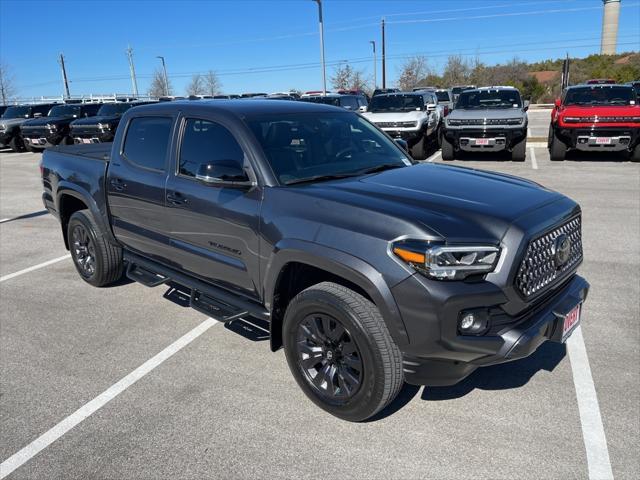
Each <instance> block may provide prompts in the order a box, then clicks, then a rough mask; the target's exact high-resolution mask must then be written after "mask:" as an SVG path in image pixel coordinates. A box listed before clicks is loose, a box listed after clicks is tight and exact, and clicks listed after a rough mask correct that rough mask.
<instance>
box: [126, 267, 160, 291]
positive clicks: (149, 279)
mask: <svg viewBox="0 0 640 480" xmlns="http://www.w3.org/2000/svg"><path fill="white" fill-rule="evenodd" d="M127 277H128V278H130V279H131V280H133V281H134V282H138V283H141V284H142V285H144V286H145V287H157V286H158V285H161V284H163V283H165V282H166V281H167V280H169V279H168V278H167V277H165V276H164V275H160V274H158V273H154V272H152V271H150V270H147V269H146V268H143V267H141V266H139V265H136V264H135V263H130V264H129V265H128V266H127Z"/></svg>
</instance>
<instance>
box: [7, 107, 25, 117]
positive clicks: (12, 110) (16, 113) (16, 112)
mask: <svg viewBox="0 0 640 480" xmlns="http://www.w3.org/2000/svg"><path fill="white" fill-rule="evenodd" d="M30 115H31V107H9V108H7V109H6V110H5V111H4V113H3V114H2V118H29V116H30Z"/></svg>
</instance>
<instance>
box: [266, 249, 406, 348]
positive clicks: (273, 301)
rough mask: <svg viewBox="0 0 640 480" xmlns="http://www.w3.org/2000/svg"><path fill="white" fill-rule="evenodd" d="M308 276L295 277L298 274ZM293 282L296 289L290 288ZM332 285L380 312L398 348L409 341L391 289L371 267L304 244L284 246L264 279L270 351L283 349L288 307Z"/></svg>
mask: <svg viewBox="0 0 640 480" xmlns="http://www.w3.org/2000/svg"><path fill="white" fill-rule="evenodd" d="M300 272H301V273H302V274H306V275H307V276H300V275H296V274H297V273H300ZM292 280H293V285H294V287H293V288H290V285H291V284H292ZM322 281H332V282H334V283H338V284H341V285H344V286H346V287H348V288H351V289H353V290H355V291H356V292H358V293H360V294H361V295H363V296H364V297H365V298H367V299H369V300H370V301H372V302H373V303H374V304H375V305H376V307H378V309H379V310H380V313H381V315H382V318H383V319H384V321H385V323H386V325H387V328H388V329H389V332H390V334H391V336H392V338H393V339H394V341H395V342H396V344H397V345H406V344H407V343H408V342H409V340H408V336H407V332H406V329H405V327H404V323H403V322H402V319H401V316H400V311H399V309H398V306H397V305H396V303H395V300H394V298H393V295H392V293H391V289H390V288H389V286H388V285H387V284H386V282H385V280H384V278H383V277H382V275H381V274H380V272H378V271H377V270H376V269H375V268H374V267H373V266H372V265H370V264H368V263H366V262H364V261H363V260H361V259H359V258H357V257H354V256H353V255H350V254H348V253H346V252H342V251H340V250H335V249H332V248H330V247H326V246H323V245H318V244H315V243H311V242H306V241H303V240H288V241H283V242H281V243H280V244H279V245H278V247H277V249H276V251H275V252H274V254H273V256H272V258H271V261H270V262H269V266H268V267H267V272H266V275H265V282H264V289H265V297H264V298H265V304H266V305H267V307H268V308H269V309H270V310H271V323H270V338H271V350H272V351H276V350H277V349H279V348H280V347H281V346H282V320H283V318H284V311H285V309H286V304H287V303H288V301H289V300H291V298H293V297H294V296H295V295H297V293H299V292H300V291H302V290H304V289H305V288H307V287H309V286H311V285H314V284H316V283H320V282H322Z"/></svg>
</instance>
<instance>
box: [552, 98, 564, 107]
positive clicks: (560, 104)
mask: <svg viewBox="0 0 640 480" xmlns="http://www.w3.org/2000/svg"><path fill="white" fill-rule="evenodd" d="M553 104H554V105H555V106H556V108H560V107H561V106H562V100H560V99H559V98H556V101H555V102H553Z"/></svg>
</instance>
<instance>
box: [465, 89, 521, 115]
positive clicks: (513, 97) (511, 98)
mask: <svg viewBox="0 0 640 480" xmlns="http://www.w3.org/2000/svg"><path fill="white" fill-rule="evenodd" d="M521 107H522V100H521V98H520V93H519V92H518V91H517V90H511V89H508V90H467V91H466V92H462V93H461V94H460V96H459V97H458V101H457V102H456V108H457V109H458V108H460V109H463V110H464V109H474V108H521Z"/></svg>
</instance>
